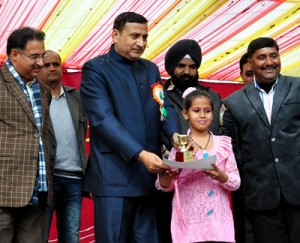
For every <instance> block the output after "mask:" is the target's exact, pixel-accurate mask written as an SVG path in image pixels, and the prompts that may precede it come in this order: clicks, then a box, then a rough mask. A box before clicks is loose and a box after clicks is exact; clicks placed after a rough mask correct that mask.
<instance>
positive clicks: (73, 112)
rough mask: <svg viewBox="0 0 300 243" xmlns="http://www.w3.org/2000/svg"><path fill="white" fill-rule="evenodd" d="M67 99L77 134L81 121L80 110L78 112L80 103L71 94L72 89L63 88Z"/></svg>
mask: <svg viewBox="0 0 300 243" xmlns="http://www.w3.org/2000/svg"><path fill="white" fill-rule="evenodd" d="M63 89H64V91H65V94H66V98H67V103H68V106H69V110H70V113H71V117H72V121H73V125H74V129H75V131H76V133H77V131H78V121H79V110H78V102H77V101H76V100H75V98H74V97H73V96H72V95H70V94H69V91H70V88H67V87H63Z"/></svg>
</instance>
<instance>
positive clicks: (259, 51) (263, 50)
mask: <svg viewBox="0 0 300 243" xmlns="http://www.w3.org/2000/svg"><path fill="white" fill-rule="evenodd" d="M276 52H278V51H277V50H276V48H275V47H263V48H260V49H257V50H256V51H254V53H253V54H254V55H259V54H262V53H276Z"/></svg>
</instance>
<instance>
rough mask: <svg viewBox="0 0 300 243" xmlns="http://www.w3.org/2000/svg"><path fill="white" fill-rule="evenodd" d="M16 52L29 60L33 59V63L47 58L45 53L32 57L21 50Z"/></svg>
mask: <svg viewBox="0 0 300 243" xmlns="http://www.w3.org/2000/svg"><path fill="white" fill-rule="evenodd" d="M16 50H17V52H19V53H21V54H23V55H24V56H26V57H28V58H29V59H31V60H32V61H35V62H36V61H38V60H43V59H44V57H45V54H46V52H45V53H43V54H32V55H28V54H26V53H25V52H22V51H20V50H19V49H16Z"/></svg>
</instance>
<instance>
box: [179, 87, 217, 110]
mask: <svg viewBox="0 0 300 243" xmlns="http://www.w3.org/2000/svg"><path fill="white" fill-rule="evenodd" d="M199 97H205V98H207V99H208V100H209V102H210V105H211V109H212V111H214V102H213V98H212V97H211V96H210V94H209V93H208V92H207V91H204V90H200V89H196V90H194V91H192V92H191V93H189V94H188V95H187V96H186V97H185V98H184V99H183V108H184V109H185V110H188V109H189V108H190V107H191V104H192V102H193V101H194V100H195V99H196V98H199Z"/></svg>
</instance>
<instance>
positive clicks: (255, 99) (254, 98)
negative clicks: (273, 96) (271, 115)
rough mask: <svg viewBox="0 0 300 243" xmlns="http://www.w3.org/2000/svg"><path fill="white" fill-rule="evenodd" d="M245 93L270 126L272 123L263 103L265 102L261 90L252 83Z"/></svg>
mask: <svg viewBox="0 0 300 243" xmlns="http://www.w3.org/2000/svg"><path fill="white" fill-rule="evenodd" d="M245 93H246V96H247V97H248V99H249V101H250V102H251V104H252V105H253V107H254V109H255V110H256V112H257V113H258V115H259V116H260V117H261V119H262V120H263V122H264V123H265V124H266V125H267V126H268V127H270V123H269V120H268V117H267V114H266V111H265V108H264V105H263V102H262V100H261V98H260V95H259V91H258V90H257V89H256V88H255V86H254V83H251V84H249V85H247V86H246V87H245Z"/></svg>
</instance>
